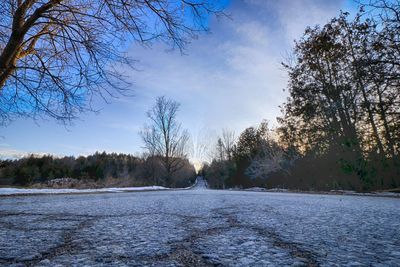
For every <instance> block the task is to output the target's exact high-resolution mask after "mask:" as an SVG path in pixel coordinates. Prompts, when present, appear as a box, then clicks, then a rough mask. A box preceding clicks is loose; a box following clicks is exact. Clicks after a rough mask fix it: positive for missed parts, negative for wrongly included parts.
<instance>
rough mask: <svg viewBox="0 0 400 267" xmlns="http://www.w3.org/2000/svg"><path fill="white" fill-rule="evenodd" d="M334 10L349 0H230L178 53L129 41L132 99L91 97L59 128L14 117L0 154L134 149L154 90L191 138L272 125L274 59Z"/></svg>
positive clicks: (278, 80) (279, 79)
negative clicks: (89, 107) (175, 104)
mask: <svg viewBox="0 0 400 267" xmlns="http://www.w3.org/2000/svg"><path fill="white" fill-rule="evenodd" d="M340 10H346V11H351V13H352V12H354V10H355V5H354V3H353V2H352V1H351V0H335V1H331V0H326V1H323V0H242V1H240V0H232V1H231V2H230V4H229V6H228V9H227V13H228V14H230V16H231V19H227V18H225V19H222V20H219V21H218V20H216V19H212V20H211V22H210V27H211V33H209V34H204V35H201V36H199V38H198V39H197V40H194V41H193V42H192V43H191V44H190V45H189V46H188V47H187V49H186V51H185V55H182V54H180V53H179V52H178V51H167V47H166V46H164V45H162V44H155V45H153V46H152V47H150V48H149V47H147V48H144V47H140V46H138V45H133V44H132V45H131V46H130V48H129V50H128V53H129V54H130V55H131V56H133V57H134V58H135V59H137V60H138V63H137V65H136V68H137V69H138V70H137V71H133V70H127V71H128V73H129V76H130V80H131V82H132V90H133V92H134V97H131V98H126V97H121V98H119V99H112V101H111V104H106V103H104V102H99V103H96V107H97V108H99V109H101V110H100V112H99V113H98V114H85V115H82V116H81V118H80V120H78V121H75V122H74V124H73V125H71V126H67V127H65V126H63V125H60V124H57V123H56V122H54V121H52V120H49V121H39V122H33V121H31V120H23V119H21V120H17V121H15V122H14V123H13V124H11V125H10V126H8V127H6V128H2V129H1V130H0V131H1V132H0V157H18V156H20V155H24V154H26V153H51V154H55V155H87V154H90V153H94V152H95V151H107V152H123V153H131V154H135V153H138V152H140V151H141V150H142V143H141V139H140V137H139V135H138V132H139V131H140V129H141V127H142V126H143V124H144V123H145V121H146V116H145V113H146V111H147V110H148V109H149V108H150V107H151V106H152V104H153V103H154V100H155V98H156V97H157V96H161V95H166V96H168V97H170V98H173V99H175V100H177V101H179V102H180V103H181V110H180V114H179V120H180V121H181V122H182V124H183V126H184V127H185V128H187V129H189V131H190V132H191V134H192V136H193V139H196V138H198V137H199V136H209V135H213V134H215V133H217V132H218V131H220V130H221V129H222V128H226V129H230V130H233V131H235V132H236V133H237V134H239V133H240V132H241V131H242V130H243V129H244V128H246V127H249V126H252V125H256V124H258V123H260V122H261V121H262V120H263V119H267V120H269V121H270V122H271V124H272V125H276V117H277V116H279V115H280V109H279V105H281V104H282V103H283V102H284V101H285V98H286V96H287V95H286V93H285V92H284V91H283V89H284V88H285V86H286V81H287V77H286V74H285V71H284V70H283V69H282V67H281V65H280V62H282V61H284V60H285V57H286V56H287V55H288V53H290V51H291V48H292V47H293V40H295V39H297V38H299V37H300V36H301V34H302V32H303V31H304V29H305V27H307V26H312V25H316V24H323V23H325V22H327V21H328V20H329V19H330V18H331V17H333V16H335V15H337V14H339V12H340Z"/></svg>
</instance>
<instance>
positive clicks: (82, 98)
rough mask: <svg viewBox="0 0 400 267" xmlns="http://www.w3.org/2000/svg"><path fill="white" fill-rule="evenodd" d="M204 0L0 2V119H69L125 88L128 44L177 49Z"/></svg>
mask: <svg viewBox="0 0 400 267" xmlns="http://www.w3.org/2000/svg"><path fill="white" fill-rule="evenodd" d="M217 2H218V1H209V0H200V1H199V0H2V1H0V14H1V16H0V119H1V121H0V122H2V123H5V122H6V121H9V120H10V119H12V118H13V117H15V116H25V117H35V116H37V115H42V114H45V115H49V116H51V117H53V118H56V119H58V120H61V121H68V120H71V119H73V118H75V117H76V116H77V114H78V113H79V112H81V111H85V110H92V108H91V105H90V103H91V99H92V98H93V96H95V95H99V96H101V97H102V98H104V99H105V100H107V99H109V97H110V96H114V95H118V94H119V93H124V92H125V90H126V88H127V85H128V84H127V83H126V80H125V79H124V75H123V73H122V72H121V71H120V70H121V64H123V65H126V64H127V65H130V66H132V63H133V60H132V59H131V58H129V57H128V56H127V55H126V54H125V53H123V51H124V46H126V44H127V43H128V42H129V43H131V42H138V43H141V44H151V42H152V41H154V40H161V41H163V42H165V43H167V44H168V45H170V46H171V47H172V48H175V47H176V48H179V49H182V48H183V47H184V46H185V44H186V43H187V42H188V41H189V40H190V38H192V37H194V36H195V35H196V33H197V32H199V31H204V30H207V27H206V17H207V16H208V15H209V14H211V13H214V14H220V10H218V7H217V4H216V3H217Z"/></svg>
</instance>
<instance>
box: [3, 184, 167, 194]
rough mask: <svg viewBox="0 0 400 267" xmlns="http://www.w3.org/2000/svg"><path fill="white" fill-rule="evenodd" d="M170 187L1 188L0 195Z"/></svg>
mask: <svg viewBox="0 0 400 267" xmlns="http://www.w3.org/2000/svg"><path fill="white" fill-rule="evenodd" d="M165 189H169V188H166V187H163V186H142V187H115V188H99V189H30V188H11V187H10V188H0V196H8V195H29V194H35V195H37V194H76V193H78V194H79V193H81V194H82V193H116V192H130V191H150V190H165Z"/></svg>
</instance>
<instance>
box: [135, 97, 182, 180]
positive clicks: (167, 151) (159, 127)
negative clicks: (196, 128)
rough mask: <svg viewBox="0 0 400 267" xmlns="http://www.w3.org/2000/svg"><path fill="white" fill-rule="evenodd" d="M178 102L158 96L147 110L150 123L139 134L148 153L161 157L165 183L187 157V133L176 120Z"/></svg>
mask: <svg viewBox="0 0 400 267" xmlns="http://www.w3.org/2000/svg"><path fill="white" fill-rule="evenodd" d="M179 106H180V104H179V103H178V102H176V101H174V100H171V99H167V98H166V97H164V96H162V97H158V98H157V100H156V104H155V105H154V106H153V107H152V108H151V109H150V110H149V111H148V112H147V117H148V118H149V119H150V122H151V124H150V125H145V127H144V129H143V130H142V131H141V133H140V135H141V137H142V139H143V142H144V144H145V148H146V150H147V151H148V152H149V154H152V155H155V156H159V157H161V159H162V162H163V165H164V167H165V171H166V179H167V181H166V182H167V184H168V183H169V179H170V178H171V176H172V175H173V174H174V173H175V172H177V171H178V170H180V169H181V168H182V167H183V165H184V164H183V159H185V158H186V157H187V150H188V147H187V146H188V141H189V133H188V131H187V130H184V129H182V126H181V124H180V123H179V122H178V121H177V120H176V116H177V113H178V111H179Z"/></svg>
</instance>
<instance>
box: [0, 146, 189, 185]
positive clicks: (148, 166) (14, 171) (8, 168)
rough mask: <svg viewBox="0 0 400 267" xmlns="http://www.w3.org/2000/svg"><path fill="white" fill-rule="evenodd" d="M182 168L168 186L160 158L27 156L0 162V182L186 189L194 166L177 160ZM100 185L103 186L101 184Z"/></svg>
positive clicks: (105, 154) (100, 154) (107, 155)
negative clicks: (111, 183)
mask: <svg viewBox="0 0 400 267" xmlns="http://www.w3.org/2000/svg"><path fill="white" fill-rule="evenodd" d="M179 161H180V162H181V164H182V168H180V169H179V170H178V171H176V172H174V173H173V174H171V177H170V179H169V180H168V183H167V181H166V179H165V173H164V172H163V167H162V163H161V160H160V158H158V157H135V156H132V155H128V154H116V153H110V154H107V153H105V152H103V153H98V152H97V153H95V154H93V155H89V156H87V157H84V156H80V157H53V156H51V155H46V156H40V157H38V156H35V155H31V156H29V157H25V158H22V159H18V160H3V161H1V162H0V184H1V182H2V183H3V184H4V183H8V184H14V185H20V186H27V185H32V184H35V183H45V182H46V181H49V180H52V179H56V178H75V179H79V180H83V181H89V182H92V185H93V184H94V185H95V184H96V182H97V183H101V184H104V181H105V180H106V179H108V178H117V182H118V180H119V181H120V182H121V181H125V182H127V183H125V184H124V185H125V186H126V185H129V186H147V185H162V186H168V187H186V186H189V185H191V184H192V183H193V181H194V179H195V174H196V173H195V170H194V167H193V166H192V165H191V164H190V163H189V161H188V160H185V159H179ZM102 182H103V183H102Z"/></svg>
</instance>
